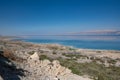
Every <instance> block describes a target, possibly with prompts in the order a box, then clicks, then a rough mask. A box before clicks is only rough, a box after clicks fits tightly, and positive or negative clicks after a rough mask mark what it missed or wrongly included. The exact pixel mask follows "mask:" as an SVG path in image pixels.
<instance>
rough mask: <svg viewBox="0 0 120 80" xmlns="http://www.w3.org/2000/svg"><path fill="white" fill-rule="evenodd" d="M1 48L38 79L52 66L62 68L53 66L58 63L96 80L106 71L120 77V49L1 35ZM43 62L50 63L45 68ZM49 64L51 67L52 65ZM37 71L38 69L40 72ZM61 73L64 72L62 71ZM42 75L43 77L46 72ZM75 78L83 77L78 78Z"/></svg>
mask: <svg viewBox="0 0 120 80" xmlns="http://www.w3.org/2000/svg"><path fill="white" fill-rule="evenodd" d="M0 51H1V52H3V53H4V54H3V55H4V56H5V57H6V58H7V59H9V60H10V61H11V62H13V63H14V64H15V65H16V66H17V67H19V68H22V69H23V70H27V71H28V72H30V74H31V75H33V76H36V80H38V75H41V74H43V75H47V73H49V70H51V69H52V70H55V69H56V71H57V72H58V71H59V69H58V67H54V66H53V65H56V66H58V64H59V66H60V67H62V68H64V69H67V71H68V70H69V71H70V73H71V74H74V75H77V76H81V77H83V76H87V78H90V79H91V80H94V79H95V78H96V79H95V80H97V79H98V78H99V75H102V74H105V75H102V76H101V77H103V78H106V79H107V80H109V79H110V78H113V79H112V80H118V79H120V77H119V74H120V71H119V72H116V71H117V70H118V69H119V70H120V51H115V50H95V49H80V48H74V47H70V46H64V45H60V44H38V43H32V42H25V41H16V40H15V41H14V40H11V39H10V40H8V39H5V40H1V39H0ZM1 55H2V54H1ZM0 59H2V58H0ZM36 60H37V61H36ZM56 60H57V62H56ZM31 61H32V63H31ZM46 62H47V64H46ZM56 63H57V64H56ZM38 64H39V65H38ZM50 64H51V65H50ZM42 65H47V66H43V67H44V68H41V67H40V66H42ZM3 67H4V66H3ZM49 67H51V68H50V69H49ZM46 68H47V69H49V70H48V71H46V72H44V71H43V72H42V73H41V72H39V71H42V70H41V69H45V70H46ZM86 68H87V69H86ZM34 70H36V72H34ZM109 71H110V72H111V74H112V76H111V74H108V73H109ZM60 72H61V70H60ZM91 72H92V73H91ZM94 72H95V73H94ZM36 73H38V75H37V74H36ZM81 73H82V74H81ZM31 75H28V74H26V77H22V78H26V79H25V80H27V78H28V77H29V78H30V80H31V79H32V78H34V77H33V76H31ZM53 75H55V73H53ZM113 75H115V76H113ZM58 76H60V75H59V74H58ZM39 77H40V78H41V77H44V76H39ZM54 77H55V76H54ZM61 77H63V76H61ZM74 77H75V76H74ZM68 78H69V76H68ZM22 80H23V79H22ZM52 80H53V79H52ZM61 80H63V79H61ZM67 80H70V79H67ZM74 80H83V79H78V78H76V79H74ZM86 80H88V79H86ZM102 80H103V79H102Z"/></svg>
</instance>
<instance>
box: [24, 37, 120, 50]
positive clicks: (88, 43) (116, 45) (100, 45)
mask: <svg viewBox="0 0 120 80" xmlns="http://www.w3.org/2000/svg"><path fill="white" fill-rule="evenodd" d="M22 40H24V41H27V42H34V43H50V44H54V43H57V44H62V45H66V46H73V47H76V48H86V49H107V50H120V36H32V37H26V38H24V39H22Z"/></svg>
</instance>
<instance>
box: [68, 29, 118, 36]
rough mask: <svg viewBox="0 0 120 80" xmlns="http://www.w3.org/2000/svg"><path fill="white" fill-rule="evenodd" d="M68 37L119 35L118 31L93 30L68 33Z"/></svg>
mask: <svg viewBox="0 0 120 80" xmlns="http://www.w3.org/2000/svg"><path fill="white" fill-rule="evenodd" d="M69 35H116V36H117V35H120V31H117V30H95V31H82V32H75V33H69Z"/></svg>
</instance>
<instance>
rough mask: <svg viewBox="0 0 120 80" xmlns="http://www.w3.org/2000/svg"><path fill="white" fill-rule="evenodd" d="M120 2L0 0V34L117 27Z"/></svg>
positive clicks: (39, 33) (116, 0)
mask: <svg viewBox="0 0 120 80" xmlns="http://www.w3.org/2000/svg"><path fill="white" fill-rule="evenodd" d="M119 4H120V1H119V0H69V1H68V0H0V17H1V18H0V35H60V34H69V33H79V32H86V31H88V32H89V31H99V30H100V31H102V30H103V31H104V30H106V31H107V30H111V31H112V30H113V31H120V5H119ZM118 33H119V34H120V32H118Z"/></svg>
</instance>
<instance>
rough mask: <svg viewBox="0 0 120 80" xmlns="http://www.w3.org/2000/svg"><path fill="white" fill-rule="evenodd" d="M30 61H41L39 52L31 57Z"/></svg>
mask: <svg viewBox="0 0 120 80" xmlns="http://www.w3.org/2000/svg"><path fill="white" fill-rule="evenodd" d="M29 59H31V60H33V61H38V60H39V56H38V54H37V52H35V53H34V54H33V55H31V56H30V58H29Z"/></svg>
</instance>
